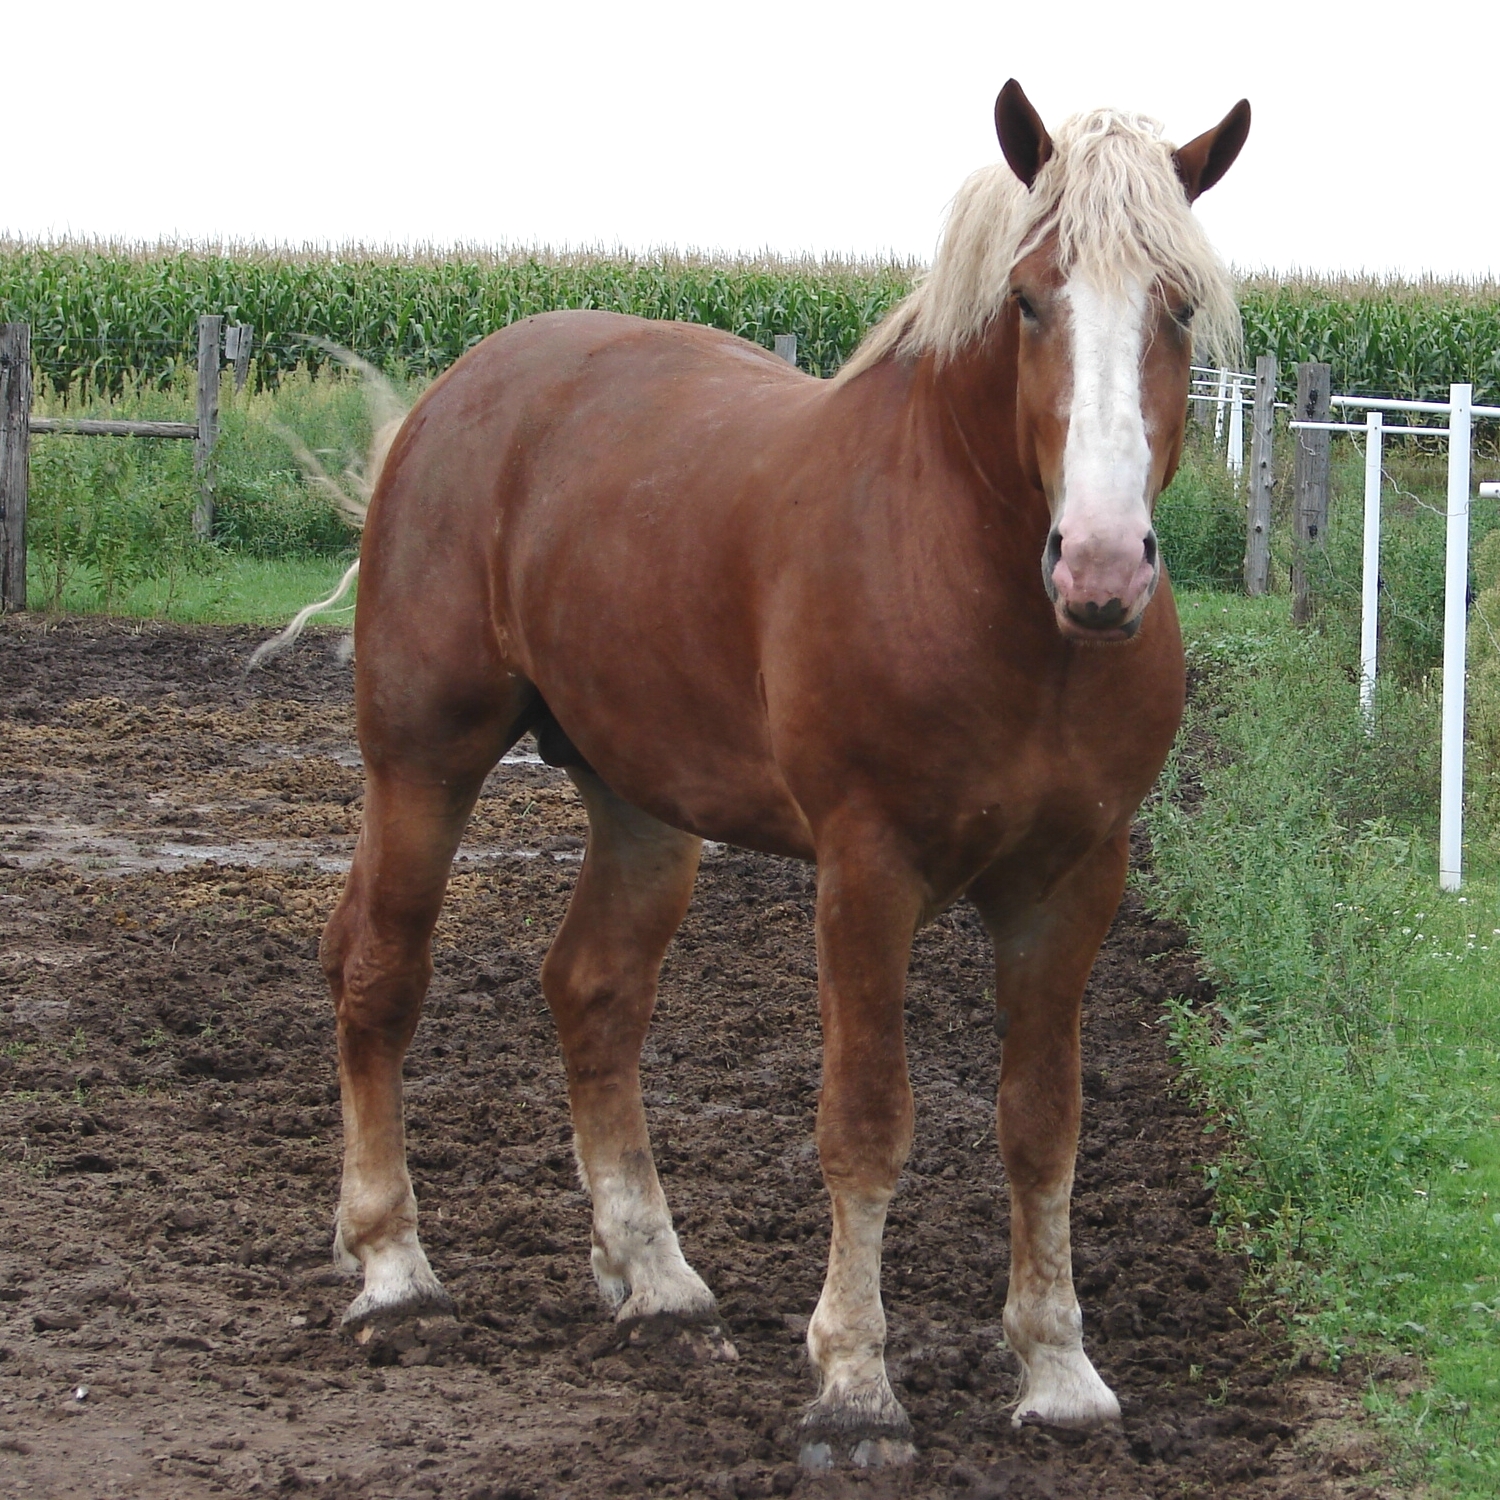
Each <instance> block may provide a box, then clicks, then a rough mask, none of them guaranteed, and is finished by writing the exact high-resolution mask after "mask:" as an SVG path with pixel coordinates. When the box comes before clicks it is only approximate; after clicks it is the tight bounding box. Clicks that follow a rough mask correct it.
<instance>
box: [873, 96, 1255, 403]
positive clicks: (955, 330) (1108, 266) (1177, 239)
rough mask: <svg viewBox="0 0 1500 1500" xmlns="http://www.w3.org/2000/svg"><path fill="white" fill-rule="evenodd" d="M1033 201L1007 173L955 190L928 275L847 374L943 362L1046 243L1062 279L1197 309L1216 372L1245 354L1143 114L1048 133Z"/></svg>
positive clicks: (1079, 119) (1216, 267)
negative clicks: (1157, 291) (896, 363)
mask: <svg viewBox="0 0 1500 1500" xmlns="http://www.w3.org/2000/svg"><path fill="white" fill-rule="evenodd" d="M1052 139H1053V145H1054V147H1055V150H1054V152H1053V155H1052V157H1051V159H1050V160H1049V161H1047V163H1046V164H1045V165H1044V166H1043V167H1042V169H1041V171H1040V172H1039V173H1038V174H1037V178H1036V181H1035V183H1034V184H1033V186H1032V188H1031V190H1030V191H1028V190H1027V189H1026V188H1025V187H1023V186H1022V184H1021V183H1020V182H1019V181H1018V180H1017V179H1016V177H1015V175H1014V174H1013V173H1012V172H1011V171H1010V169H1009V168H1008V167H1007V166H1006V165H1005V164H1004V163H1003V162H1000V163H996V164H995V165H993V166H989V167H983V168H981V169H980V170H979V171H977V172H975V173H974V174H973V175H972V176H971V177H970V178H969V179H968V180H967V181H966V182H965V183H964V185H963V186H962V187H961V188H960V189H959V190H958V193H957V194H956V195H955V197H954V199H953V203H952V206H951V208H950V209H949V213H948V221H947V224H946V226H945V228H944V231H943V239H942V243H941V245H940V246H939V249H938V254H937V258H936V260H935V262H934V264H933V267H932V270H931V271H930V272H929V273H928V274H927V275H926V276H925V277H924V278H923V280H922V281H921V283H920V284H919V285H918V286H917V288H916V289H915V290H914V291H913V292H912V293H911V295H910V296H909V297H907V298H906V300H905V301H904V302H902V303H901V304H900V305H899V306H898V307H897V308H895V309H893V310H892V312H891V313H890V315H888V316H887V317H886V319H885V320H884V321H883V322H882V323H881V324H880V325H879V326H878V327H876V328H875V329H874V330H873V331H872V332H871V333H870V335H869V337H868V338H866V340H865V341H864V343H863V344H861V345H860V347H859V349H857V350H856V351H855V353H854V356H853V357H852V358H851V359H850V360H849V362H848V363H847V364H846V365H845V366H844V372H845V373H846V374H849V375H853V374H857V373H858V371H859V370H861V369H864V368H867V367H868V366H870V365H872V364H874V363H876V362H877V361H879V360H880V359H883V358H885V357H887V356H888V355H892V354H899V355H906V356H915V355H919V354H924V353H929V352H930V353H934V354H936V355H937V357H938V359H939V360H940V361H941V360H946V359H949V358H951V357H952V356H953V355H955V354H957V353H958V352H959V351H960V350H961V349H963V348H964V347H965V346H966V345H968V344H969V343H971V342H972V341H973V340H975V339H976V338H978V337H980V336H981V335H982V334H983V333H984V331H985V329H986V328H987V327H988V326H989V324H990V323H991V321H992V320H993V319H994V318H995V317H996V316H997V315H998V313H999V312H1000V310H1001V308H1002V306H1003V305H1004V302H1005V298H1006V296H1007V294H1008V293H1009V290H1010V276H1011V273H1012V271H1013V270H1014V269H1015V266H1016V263H1017V262H1018V261H1019V260H1020V259H1021V258H1022V257H1023V256H1024V255H1026V254H1028V253H1030V252H1031V251H1032V250H1034V249H1036V248H1037V246H1038V245H1039V244H1041V243H1042V241H1044V240H1046V239H1047V238H1048V237H1049V236H1055V237H1056V243H1057V255H1058V257H1059V263H1060V265H1061V268H1062V269H1063V270H1064V271H1065V272H1075V271H1076V272H1078V273H1080V274H1082V275H1084V276H1086V277H1087V278H1088V279H1089V280H1090V281H1092V282H1094V283H1095V284H1097V285H1099V286H1102V287H1110V286H1116V285H1118V286H1121V287H1123V286H1124V285H1125V284H1126V283H1127V282H1132V281H1141V280H1146V281H1154V280H1157V279H1161V280H1163V281H1166V282H1169V283H1170V284H1172V285H1173V286H1174V287H1175V288H1176V289H1177V290H1178V291H1180V292H1181V293H1182V295H1183V296H1184V297H1186V298H1187V299H1188V300H1189V301H1190V302H1191V303H1192V304H1193V306H1194V307H1195V309H1196V317H1195V321H1194V332H1195V339H1196V342H1197V344H1198V346H1199V349H1200V352H1201V353H1202V354H1203V355H1205V356H1206V357H1208V358H1210V359H1212V360H1214V362H1216V363H1223V364H1228V363H1233V362H1234V360H1235V359H1236V358H1237V357H1238V353H1239V346H1240V315H1239V308H1238V306H1237V304H1236V302H1235V296H1234V288H1233V284H1232V282H1231V280H1230V277H1229V274H1228V272H1227V271H1226V270H1225V268H1224V265H1223V263H1222V262H1221V261H1220V260H1219V258H1218V256H1217V255H1216V254H1215V253H1214V250H1213V247H1212V246H1211V245H1210V244H1209V241H1208V236H1207V235H1206V234H1205V233H1204V231H1203V226H1202V225H1201V224H1200V223H1199V222H1198V220H1197V219H1196V218H1195V217H1194V215H1193V213H1192V211H1191V209H1190V208H1189V206H1188V201H1187V196H1186V194H1185V193H1184V192H1183V188H1182V184H1181V182H1180V181H1179V180H1178V177H1177V172H1176V168H1175V166H1174V164H1173V161H1172V147H1171V146H1170V145H1169V144H1168V143H1167V142H1165V141H1164V140H1162V138H1161V127H1160V125H1158V124H1157V122H1156V121H1155V120H1152V119H1149V118H1147V117H1146V116H1145V115H1136V114H1129V113H1125V112H1122V111H1119V110H1109V109H1100V110H1091V111H1090V112H1088V113H1087V114H1082V115H1075V116H1074V117H1073V118H1072V119H1070V120H1068V121H1066V122H1065V123H1064V124H1063V125H1062V126H1061V127H1060V128H1059V129H1058V130H1057V131H1056V132H1055V133H1054V135H1053V137H1052Z"/></svg>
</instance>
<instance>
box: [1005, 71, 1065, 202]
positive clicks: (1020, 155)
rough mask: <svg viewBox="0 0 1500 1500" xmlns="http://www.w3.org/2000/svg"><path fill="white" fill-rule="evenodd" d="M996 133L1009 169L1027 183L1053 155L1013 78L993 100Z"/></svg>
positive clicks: (1047, 137) (1049, 139) (1038, 118)
mask: <svg viewBox="0 0 1500 1500" xmlns="http://www.w3.org/2000/svg"><path fill="white" fill-rule="evenodd" d="M995 134H996V135H998V136H999V137H1000V149H1001V150H1002V151H1003V152H1004V153H1005V159H1006V161H1008V162H1009V163H1010V169H1011V171H1012V172H1014V173H1015V174H1016V176H1017V177H1019V178H1020V179H1021V181H1022V182H1024V183H1025V184H1026V186H1027V187H1030V186H1031V184H1032V183H1033V182H1035V181H1036V174H1037V173H1038V172H1040V171H1041V170H1042V168H1043V167H1044V166H1045V165H1046V163H1047V159H1048V157H1050V156H1051V155H1052V137H1051V136H1050V135H1048V134H1047V127H1046V126H1045V125H1043V124H1042V117H1041V116H1040V115H1039V114H1038V113H1037V112H1036V111H1035V110H1034V109H1033V108H1032V107H1031V100H1030V99H1028V98H1027V97H1026V93H1025V91H1024V90H1023V89H1022V87H1021V85H1020V84H1019V83H1017V82H1016V80H1015V79H1014V78H1012V79H1010V80H1009V81H1008V82H1007V83H1006V85H1005V87H1004V88H1003V89H1001V90H1000V97H999V98H998V99H996V100H995Z"/></svg>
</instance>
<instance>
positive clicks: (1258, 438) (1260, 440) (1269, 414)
mask: <svg viewBox="0 0 1500 1500" xmlns="http://www.w3.org/2000/svg"><path fill="white" fill-rule="evenodd" d="M1275 420H1276V356H1275V355H1274V354H1262V355H1261V356H1260V357H1259V358H1258V359H1257V360H1256V361H1255V408H1254V412H1253V414H1252V416H1251V419H1250V495H1249V499H1248V501H1247V502H1246V516H1245V592H1246V593H1247V594H1249V595H1250V597H1251V598H1252V599H1254V598H1258V597H1259V596H1260V595H1261V594H1264V593H1266V592H1267V591H1268V590H1269V589H1270V587H1271V493H1272V490H1273V488H1274V487H1275V484H1276V465H1275V454H1274V450H1273V442H1274V438H1275V427H1274V423H1275Z"/></svg>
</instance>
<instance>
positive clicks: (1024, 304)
mask: <svg viewBox="0 0 1500 1500" xmlns="http://www.w3.org/2000/svg"><path fill="white" fill-rule="evenodd" d="M1016 306H1017V307H1019V308H1020V309H1021V316H1022V317H1023V318H1025V319H1026V320H1027V321H1028V322H1031V323H1035V322H1036V309H1035V308H1034V307H1033V306H1032V305H1031V303H1030V302H1028V301H1027V300H1026V297H1025V295H1024V294H1023V293H1021V292H1017V293H1016Z"/></svg>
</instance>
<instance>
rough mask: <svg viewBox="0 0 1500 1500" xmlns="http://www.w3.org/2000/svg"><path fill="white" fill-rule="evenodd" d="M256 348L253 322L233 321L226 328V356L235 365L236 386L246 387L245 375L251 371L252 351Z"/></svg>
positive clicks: (236, 388) (237, 389)
mask: <svg viewBox="0 0 1500 1500" xmlns="http://www.w3.org/2000/svg"><path fill="white" fill-rule="evenodd" d="M254 348H255V325H254V324H253V323H231V324H230V325H229V327H228V328H226V329H225V330H224V358H225V360H226V361H228V363H229V364H231V365H233V366H234V388H235V390H236V391H242V390H244V388H245V377H246V376H247V375H249V373H250V353H251V350H253V349H254Z"/></svg>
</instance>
